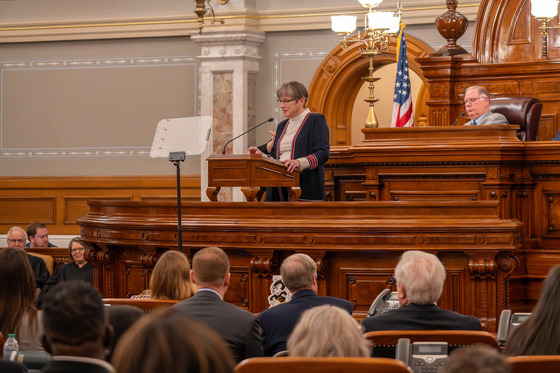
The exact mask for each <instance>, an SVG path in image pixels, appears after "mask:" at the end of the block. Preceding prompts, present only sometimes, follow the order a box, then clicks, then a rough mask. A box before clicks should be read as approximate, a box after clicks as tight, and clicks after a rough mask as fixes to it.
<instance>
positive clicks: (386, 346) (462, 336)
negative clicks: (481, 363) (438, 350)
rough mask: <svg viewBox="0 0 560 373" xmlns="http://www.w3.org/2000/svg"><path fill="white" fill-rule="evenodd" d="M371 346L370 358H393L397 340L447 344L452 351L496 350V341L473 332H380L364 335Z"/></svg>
mask: <svg viewBox="0 0 560 373" xmlns="http://www.w3.org/2000/svg"><path fill="white" fill-rule="evenodd" d="M364 336H365V337H366V338H367V339H368V340H369V341H370V342H371V344H372V356H382V357H394V356H395V347H396V345H397V343H398V341H399V338H408V339H410V343H414V342H447V343H448V345H449V352H451V351H453V349H455V348H458V347H462V346H468V345H473V344H477V343H485V344H487V345H490V346H492V347H494V348H496V349H498V340H497V339H496V337H494V336H493V335H492V334H490V333H488V332H483V331H475V330H381V331H373V332H368V333H366V334H365V335H364Z"/></svg>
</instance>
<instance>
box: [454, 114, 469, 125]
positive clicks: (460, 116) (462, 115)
mask: <svg viewBox="0 0 560 373" xmlns="http://www.w3.org/2000/svg"><path fill="white" fill-rule="evenodd" d="M465 114H466V113H465V112H463V113H461V115H459V118H457V119H456V120H455V122H453V124H452V126H454V125H456V124H457V122H458V121H459V119H461V118H462V117H464V116H465Z"/></svg>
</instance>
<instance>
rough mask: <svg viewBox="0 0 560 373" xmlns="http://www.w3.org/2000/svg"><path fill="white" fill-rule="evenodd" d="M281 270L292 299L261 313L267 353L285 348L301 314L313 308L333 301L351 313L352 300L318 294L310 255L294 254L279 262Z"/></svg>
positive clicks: (265, 353) (314, 269)
mask: <svg viewBox="0 0 560 373" xmlns="http://www.w3.org/2000/svg"><path fill="white" fill-rule="evenodd" d="M280 274H281V275H282V280H283V281H284V283H285V284H286V287H287V288H288V290H290V292H291V293H292V299H291V300H290V301H289V302H287V303H282V304H279V305H276V306H274V307H271V308H269V309H267V310H266V311H263V312H261V313H260V314H259V316H258V319H259V322H260V324H261V328H262V338H263V347H264V355H265V356H273V355H275V354H276V353H278V352H280V351H283V350H285V349H286V341H287V340H288V337H289V336H290V334H291V333H292V331H293V330H294V328H295V326H296V324H297V322H298V320H299V318H300V317H301V315H302V314H303V313H304V312H305V311H307V310H308V309H310V308H313V307H317V306H322V305H324V304H330V305H333V306H337V307H340V308H342V309H344V310H345V311H346V312H348V314H352V303H350V302H348V301H347V300H344V299H339V298H334V297H320V296H318V295H317V264H316V263H315V261H313V259H311V257H309V255H306V254H293V255H291V256H289V257H288V258H286V259H285V260H284V262H283V263H282V265H281V266H280Z"/></svg>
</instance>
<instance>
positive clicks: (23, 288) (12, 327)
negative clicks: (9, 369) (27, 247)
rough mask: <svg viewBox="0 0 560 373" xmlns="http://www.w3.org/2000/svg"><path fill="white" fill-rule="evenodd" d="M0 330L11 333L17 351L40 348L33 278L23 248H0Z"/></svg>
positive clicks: (38, 321) (39, 328) (6, 333)
mask: <svg viewBox="0 0 560 373" xmlns="http://www.w3.org/2000/svg"><path fill="white" fill-rule="evenodd" d="M0 332H2V335H3V336H4V338H8V334H10V333H14V334H15V335H16V339H17V340H18V342H19V348H20V350H28V351H37V350H43V346H42V344H41V336H42V334H43V326H42V323H41V319H40V311H38V310H37V308H36V307H35V279H34V277H33V271H32V270H31V265H30V264H29V260H28V259H27V254H26V252H25V251H24V250H21V249H16V248H7V249H2V250H0Z"/></svg>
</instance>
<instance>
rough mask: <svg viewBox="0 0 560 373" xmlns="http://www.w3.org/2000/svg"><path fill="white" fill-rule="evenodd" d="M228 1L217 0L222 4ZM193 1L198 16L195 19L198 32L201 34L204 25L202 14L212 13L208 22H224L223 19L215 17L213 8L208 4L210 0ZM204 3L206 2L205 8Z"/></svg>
mask: <svg viewBox="0 0 560 373" xmlns="http://www.w3.org/2000/svg"><path fill="white" fill-rule="evenodd" d="M228 1H229V0H218V3H219V4H222V5H223V4H227V3H228ZM194 2H195V3H196V8H195V10H194V12H195V13H196V15H197V16H198V18H197V19H196V20H197V22H198V33H199V34H202V28H203V27H204V16H205V15H206V13H210V14H212V21H211V22H210V23H211V24H214V23H216V22H220V23H221V24H222V25H223V24H224V22H225V21H224V20H223V19H216V14H215V13H214V8H213V7H212V5H211V4H210V0H194ZM206 4H208V8H206Z"/></svg>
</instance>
